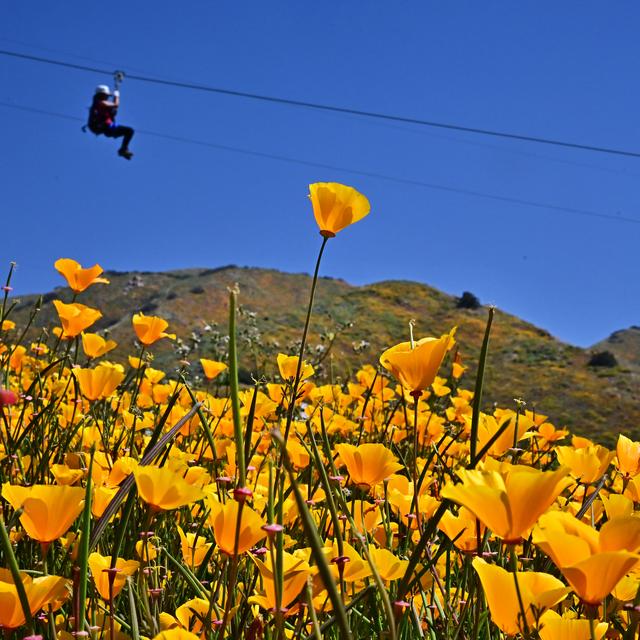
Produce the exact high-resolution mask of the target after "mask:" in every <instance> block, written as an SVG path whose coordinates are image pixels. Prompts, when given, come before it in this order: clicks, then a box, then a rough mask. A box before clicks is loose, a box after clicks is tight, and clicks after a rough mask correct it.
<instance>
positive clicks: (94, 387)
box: [73, 363, 124, 400]
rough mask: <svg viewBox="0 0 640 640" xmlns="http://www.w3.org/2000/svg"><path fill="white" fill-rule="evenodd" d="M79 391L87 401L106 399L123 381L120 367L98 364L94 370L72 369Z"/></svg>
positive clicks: (122, 372)
mask: <svg viewBox="0 0 640 640" xmlns="http://www.w3.org/2000/svg"><path fill="white" fill-rule="evenodd" d="M73 375H74V376H75V377H76V378H77V380H78V383H79V384H80V391H82V394H83V395H84V396H85V398H87V399H88V400H100V399H102V398H108V397H109V396H110V395H111V394H112V393H113V392H114V391H115V390H116V388H117V387H118V385H119V384H120V383H121V382H122V381H123V380H124V371H122V367H121V366H120V365H110V364H104V363H103V364H100V365H98V366H97V367H96V368H95V369H74V370H73Z"/></svg>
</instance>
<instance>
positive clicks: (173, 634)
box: [153, 609, 208, 640]
mask: <svg viewBox="0 0 640 640" xmlns="http://www.w3.org/2000/svg"><path fill="white" fill-rule="evenodd" d="M207 611H208V609H207ZM153 640H200V636H197V635H196V634H195V633H191V632H190V631H187V630H186V629H183V628H182V627H174V628H173V629H166V630H165V631H161V632H160V633H159V634H158V635H157V636H154V638H153Z"/></svg>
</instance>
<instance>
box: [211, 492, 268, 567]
mask: <svg viewBox="0 0 640 640" xmlns="http://www.w3.org/2000/svg"><path fill="white" fill-rule="evenodd" d="M209 506H210V507H211V514H210V515H209V523H210V524H211V526H212V527H213V537H214V538H215V539H216V543H217V544H218V547H219V549H220V551H222V552H223V553H226V554H227V555H228V556H233V555H235V552H236V528H237V527H238V518H241V520H240V531H239V536H238V547H237V553H238V554H242V553H244V552H245V551H248V550H249V549H251V547H253V546H254V545H255V544H256V543H257V542H258V541H260V540H262V539H263V538H264V537H265V532H264V531H263V530H262V526H263V525H264V524H265V521H264V520H263V519H262V518H261V517H260V516H259V515H258V513H256V512H255V511H254V510H253V509H252V508H251V507H249V506H248V505H246V504H245V505H243V506H242V514H241V513H240V504H239V503H238V502H236V501H235V500H228V501H227V502H226V503H225V504H224V505H223V504H221V503H220V502H216V501H215V500H209Z"/></svg>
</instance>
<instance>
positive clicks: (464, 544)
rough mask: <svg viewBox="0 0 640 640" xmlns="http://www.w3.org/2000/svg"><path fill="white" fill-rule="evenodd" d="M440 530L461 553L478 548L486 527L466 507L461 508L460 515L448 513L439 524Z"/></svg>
mask: <svg viewBox="0 0 640 640" xmlns="http://www.w3.org/2000/svg"><path fill="white" fill-rule="evenodd" d="M438 528H439V529H440V531H442V532H443V533H444V534H445V535H446V536H447V538H449V539H450V540H452V541H453V544H454V545H455V546H456V547H458V549H460V550H461V551H466V552H471V551H475V550H476V549H477V548H478V534H479V536H480V540H482V536H483V535H484V532H485V529H486V527H485V526H484V524H482V522H480V521H479V520H478V519H477V518H476V517H475V516H474V515H473V513H471V511H469V509H467V508H466V507H460V509H459V510H458V515H457V516H455V515H453V513H451V511H446V512H445V514H444V515H443V516H442V518H441V519H440V522H439V523H438Z"/></svg>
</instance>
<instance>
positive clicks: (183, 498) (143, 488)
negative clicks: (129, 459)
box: [133, 465, 204, 511]
mask: <svg viewBox="0 0 640 640" xmlns="http://www.w3.org/2000/svg"><path fill="white" fill-rule="evenodd" d="M133 475H134V477H135V479H136V485H137V487H138V495H139V496H140V497H141V498H142V499H143V500H144V501H145V502H146V503H147V504H148V505H149V506H151V507H152V508H153V509H155V510H158V511H159V510H163V511H169V510H171V509H177V508H178V507H182V506H184V505H186V504H191V503H192V502H196V501H197V500H200V499H202V498H203V497H204V493H203V492H202V489H201V488H200V487H198V486H195V485H192V484H189V483H188V482H187V481H186V480H185V479H184V478H183V477H182V475H181V474H180V473H177V472H176V471H173V470H172V469H170V468H169V467H167V466H164V467H155V466H151V465H148V466H138V467H136V468H135V469H134V470H133Z"/></svg>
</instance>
